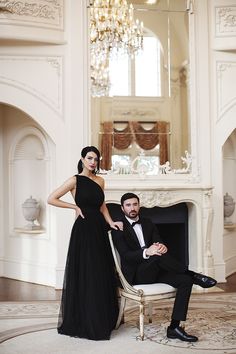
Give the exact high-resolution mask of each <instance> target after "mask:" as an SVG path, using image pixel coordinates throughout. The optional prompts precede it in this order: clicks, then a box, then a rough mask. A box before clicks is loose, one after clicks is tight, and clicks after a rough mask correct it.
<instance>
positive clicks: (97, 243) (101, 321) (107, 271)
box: [57, 175, 118, 340]
mask: <svg viewBox="0 0 236 354" xmlns="http://www.w3.org/2000/svg"><path fill="white" fill-rule="evenodd" d="M76 179H77V187H76V193H75V202H76V204H77V205H78V206H79V207H80V208H81V210H82V213H83V215H84V217H85V218H84V219H83V218H82V217H81V216H79V217H78V218H77V219H76V220H75V223H74V225H73V228H72V231H71V238H70V242H69V248H68V254H67V261H66V267H65V274H64V283H63V290H62V299H61V307H60V314H59V320H58V328H57V329H58V333H60V334H65V335H69V336H73V337H80V338H87V339H92V340H108V339H109V338H110V335H111V331H112V330H113V329H114V327H115V324H116V321H117V316H118V299H117V285H116V284H117V283H116V277H115V270H114V264H113V260H112V254H111V249H110V245H109V240H108V235H107V232H108V227H107V224H106V221H105V219H104V216H103V214H102V213H101V212H100V207H101V205H102V203H103V202H104V192H103V190H102V188H101V187H100V186H99V185H98V184H97V183H96V182H94V181H93V180H91V179H90V178H88V177H86V176H82V175H76Z"/></svg>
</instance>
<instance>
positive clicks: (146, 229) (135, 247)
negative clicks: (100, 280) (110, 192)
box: [112, 217, 163, 284]
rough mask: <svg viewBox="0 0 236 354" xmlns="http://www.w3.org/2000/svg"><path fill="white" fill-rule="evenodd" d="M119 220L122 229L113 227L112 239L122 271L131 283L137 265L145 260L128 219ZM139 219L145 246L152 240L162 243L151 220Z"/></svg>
mask: <svg viewBox="0 0 236 354" xmlns="http://www.w3.org/2000/svg"><path fill="white" fill-rule="evenodd" d="M121 221H123V231H120V230H114V229H113V230H112V239H113V242H114V245H115V247H116V249H117V251H118V252H119V255H120V258H121V269H122V272H123V274H124V276H125V278H126V279H127V281H128V282H129V283H130V284H133V282H134V277H135V273H136V269H137V267H138V265H139V264H140V263H141V262H145V259H144V258H143V248H141V247H140V244H139V241H138V238H137V235H136V233H135V231H134V229H133V227H132V226H131V225H130V223H129V222H128V220H127V219H126V218H125V217H124V218H123V219H122V220H121ZM140 221H141V226H142V230H143V237H144V242H145V248H148V247H149V246H151V245H152V244H153V243H154V242H161V243H163V241H162V240H161V237H160V235H159V232H158V229H157V227H156V226H155V224H153V222H152V221H151V220H149V219H147V218H141V217H140Z"/></svg>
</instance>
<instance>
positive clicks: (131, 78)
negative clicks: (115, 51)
mask: <svg viewBox="0 0 236 354" xmlns="http://www.w3.org/2000/svg"><path fill="white" fill-rule="evenodd" d="M160 62H161V45H160V41H159V40H158V39H157V38H156V37H154V36H145V37H144V38H143V51H142V52H141V53H140V54H138V55H136V56H135V57H134V58H130V57H127V56H123V57H119V58H116V57H114V58H112V59H111V60H110V63H109V73H110V80H111V87H110V91H109V96H149V97H152V96H153V97H158V96H161V70H160Z"/></svg>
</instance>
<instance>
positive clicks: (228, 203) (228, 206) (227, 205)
mask: <svg viewBox="0 0 236 354" xmlns="http://www.w3.org/2000/svg"><path fill="white" fill-rule="evenodd" d="M234 209H235V202H234V200H233V198H232V197H231V196H230V195H229V194H228V193H226V194H225V195H224V218H225V220H224V223H225V224H232V221H231V220H230V219H229V217H230V216H231V215H232V214H233V212H234Z"/></svg>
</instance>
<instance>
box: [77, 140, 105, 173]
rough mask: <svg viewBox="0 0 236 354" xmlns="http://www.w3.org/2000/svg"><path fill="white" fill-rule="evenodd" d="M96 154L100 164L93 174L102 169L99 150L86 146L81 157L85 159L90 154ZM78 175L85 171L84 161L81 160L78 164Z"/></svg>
mask: <svg viewBox="0 0 236 354" xmlns="http://www.w3.org/2000/svg"><path fill="white" fill-rule="evenodd" d="M91 151H92V152H94V153H95V154H96V155H97V158H98V164H97V169H96V170H93V174H96V173H97V172H98V171H99V169H100V152H99V151H98V149H97V148H96V147H95V146H86V147H84V148H83V149H82V151H81V156H82V157H83V158H85V156H86V155H87V153H88V152H91ZM77 168H78V173H81V172H82V171H83V164H82V160H81V159H80V160H79V162H78V166H77Z"/></svg>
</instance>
